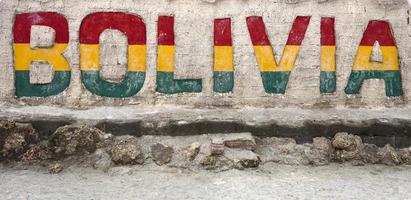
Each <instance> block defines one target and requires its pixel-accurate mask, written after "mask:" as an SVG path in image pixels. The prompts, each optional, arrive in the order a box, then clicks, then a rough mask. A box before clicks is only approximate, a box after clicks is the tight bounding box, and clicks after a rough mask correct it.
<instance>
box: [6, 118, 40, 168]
mask: <svg viewBox="0 0 411 200" xmlns="http://www.w3.org/2000/svg"><path fill="white" fill-rule="evenodd" d="M1 135H3V139H2V140H3V142H2V143H3V146H2V150H1V153H0V160H2V159H17V158H19V157H20V156H21V155H22V154H23V153H25V152H26V151H27V149H28V148H29V147H30V145H31V144H35V143H36V142H37V141H38V134H37V132H36V130H34V128H33V127H32V126H31V124H20V123H16V124H15V126H13V127H9V129H5V130H4V132H3V133H2V134H1Z"/></svg>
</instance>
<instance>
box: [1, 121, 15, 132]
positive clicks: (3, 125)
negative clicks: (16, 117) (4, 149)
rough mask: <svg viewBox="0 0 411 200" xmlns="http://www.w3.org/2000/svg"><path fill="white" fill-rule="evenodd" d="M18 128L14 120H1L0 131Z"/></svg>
mask: <svg viewBox="0 0 411 200" xmlns="http://www.w3.org/2000/svg"><path fill="white" fill-rule="evenodd" d="M15 127H16V122H15V121H12V120H0V129H4V130H9V129H12V128H15Z"/></svg>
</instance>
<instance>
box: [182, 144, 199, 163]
mask: <svg viewBox="0 0 411 200" xmlns="http://www.w3.org/2000/svg"><path fill="white" fill-rule="evenodd" d="M200 147H201V144H200V143H198V142H195V143H192V144H191V145H190V146H189V147H187V148H185V149H184V154H185V156H186V157H187V158H188V159H189V160H190V161H193V160H194V159H195V158H196V157H197V155H198V153H199V152H200Z"/></svg>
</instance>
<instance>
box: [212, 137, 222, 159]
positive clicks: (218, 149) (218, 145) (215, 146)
mask: <svg viewBox="0 0 411 200" xmlns="http://www.w3.org/2000/svg"><path fill="white" fill-rule="evenodd" d="M223 154H224V141H223V140H222V139H221V138H213V139H211V144H210V155H214V156H219V155H223Z"/></svg>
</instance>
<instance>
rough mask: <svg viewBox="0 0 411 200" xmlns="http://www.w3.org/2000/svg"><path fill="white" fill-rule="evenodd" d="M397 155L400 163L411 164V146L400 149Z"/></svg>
mask: <svg viewBox="0 0 411 200" xmlns="http://www.w3.org/2000/svg"><path fill="white" fill-rule="evenodd" d="M398 155H399V157H400V159H401V163H402V164H406V165H409V164H411V148H405V149H400V150H399V151H398Z"/></svg>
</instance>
